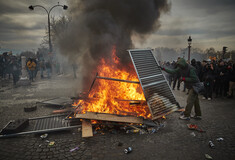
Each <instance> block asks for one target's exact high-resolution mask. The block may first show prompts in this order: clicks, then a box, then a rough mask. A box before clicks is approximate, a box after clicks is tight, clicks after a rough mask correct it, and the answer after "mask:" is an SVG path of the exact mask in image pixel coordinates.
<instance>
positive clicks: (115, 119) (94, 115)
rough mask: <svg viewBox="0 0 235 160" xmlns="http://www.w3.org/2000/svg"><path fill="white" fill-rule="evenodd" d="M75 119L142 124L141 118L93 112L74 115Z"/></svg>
mask: <svg viewBox="0 0 235 160" xmlns="http://www.w3.org/2000/svg"><path fill="white" fill-rule="evenodd" d="M76 118H81V119H90V120H101V121H112V122H125V123H141V124H142V123H143V118H140V117H131V116H118V115H113V114H104V113H93V112H88V113H85V114H76Z"/></svg>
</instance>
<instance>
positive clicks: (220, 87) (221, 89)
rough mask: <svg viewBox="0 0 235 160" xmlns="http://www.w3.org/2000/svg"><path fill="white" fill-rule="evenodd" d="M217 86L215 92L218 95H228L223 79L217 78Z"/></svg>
mask: <svg viewBox="0 0 235 160" xmlns="http://www.w3.org/2000/svg"><path fill="white" fill-rule="evenodd" d="M215 85H216V88H215V94H216V96H218V95H220V96H222V95H223V94H224V95H226V91H225V81H224V80H222V79H217V80H216V82H215Z"/></svg>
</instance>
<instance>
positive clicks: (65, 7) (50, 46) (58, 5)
mask: <svg viewBox="0 0 235 160" xmlns="http://www.w3.org/2000/svg"><path fill="white" fill-rule="evenodd" d="M35 7H41V8H43V9H44V10H45V11H46V12H47V16H48V36H49V51H50V52H52V44H51V27H50V26H51V24H50V13H51V11H52V9H53V8H55V7H62V8H63V9H64V10H66V9H68V6H66V5H60V4H59V2H58V4H57V5H54V6H53V7H51V8H50V10H49V11H48V10H47V9H46V8H45V7H43V6H41V5H35V6H32V5H31V6H29V9H30V10H34V8H35Z"/></svg>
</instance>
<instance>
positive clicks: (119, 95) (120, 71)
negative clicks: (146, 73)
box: [74, 48, 151, 118]
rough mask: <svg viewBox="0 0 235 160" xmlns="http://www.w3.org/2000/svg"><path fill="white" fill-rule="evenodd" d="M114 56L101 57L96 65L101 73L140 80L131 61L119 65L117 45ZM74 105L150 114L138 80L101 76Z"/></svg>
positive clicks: (82, 108) (85, 109) (86, 109)
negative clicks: (110, 57)
mask: <svg viewBox="0 0 235 160" xmlns="http://www.w3.org/2000/svg"><path fill="white" fill-rule="evenodd" d="M112 56H113V57H112V59H104V58H103V59H101V63H100V65H99V66H98V68H97V70H98V74H99V76H100V77H110V78H113V79H114V78H115V79H120V80H129V81H130V82H131V81H138V77H137V75H136V73H135V71H134V69H133V67H131V65H129V66H121V65H120V59H119V58H118V57H117V56H116V50H115V48H114V49H113V52H112ZM74 106H80V107H78V109H77V111H76V113H86V112H98V113H110V114H117V115H134V116H142V117H144V118H151V114H150V111H149V108H148V106H147V103H146V100H145V97H144V94H143V91H142V89H141V86H140V84H136V83H126V82H118V81H112V80H106V79H98V80H96V81H95V82H94V85H93V87H92V88H91V91H90V93H89V94H88V95H87V98H86V99H82V100H79V101H77V102H75V103H74Z"/></svg>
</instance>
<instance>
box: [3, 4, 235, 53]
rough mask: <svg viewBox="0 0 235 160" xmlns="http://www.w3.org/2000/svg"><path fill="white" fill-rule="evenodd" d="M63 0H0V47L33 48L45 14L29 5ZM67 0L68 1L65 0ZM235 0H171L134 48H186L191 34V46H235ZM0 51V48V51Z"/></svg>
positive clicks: (39, 37) (57, 13) (44, 23)
mask: <svg viewBox="0 0 235 160" xmlns="http://www.w3.org/2000/svg"><path fill="white" fill-rule="evenodd" d="M58 1H59V2H60V4H62V5H63V4H67V2H66V0H1V1H0V47H1V48H9V49H12V50H21V51H24V50H33V49H35V50H37V48H38V47H39V46H40V43H41V41H42V37H43V36H44V35H45V27H46V26H47V15H46V12H45V11H44V10H42V9H41V8H35V10H34V11H30V10H29V9H28V6H29V5H35V4H40V5H43V6H45V7H46V8H49V7H50V6H53V5H54V4H57V2H58ZM67 1H68V0H67ZM234 8H235V0H171V11H170V12H169V13H168V14H165V15H162V17H161V18H160V19H161V24H162V25H161V28H160V29H159V30H158V31H156V32H155V33H153V34H151V35H150V37H149V38H148V39H147V41H144V42H140V41H135V44H136V47H139V48H140V47H151V48H156V47H169V48H184V47H187V38H188V36H189V35H191V36H192V39H193V43H192V46H193V47H198V48H201V49H206V48H209V47H214V48H215V49H217V50H222V47H223V46H227V47H228V48H229V50H232V49H233V50H234V49H235V9H234ZM66 12H69V9H68V10H67V11H64V10H63V9H62V8H55V9H54V10H53V11H52V13H51V15H53V16H55V17H59V16H60V15H65V14H66ZM1 52H2V50H1V49H0V53H1Z"/></svg>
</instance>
